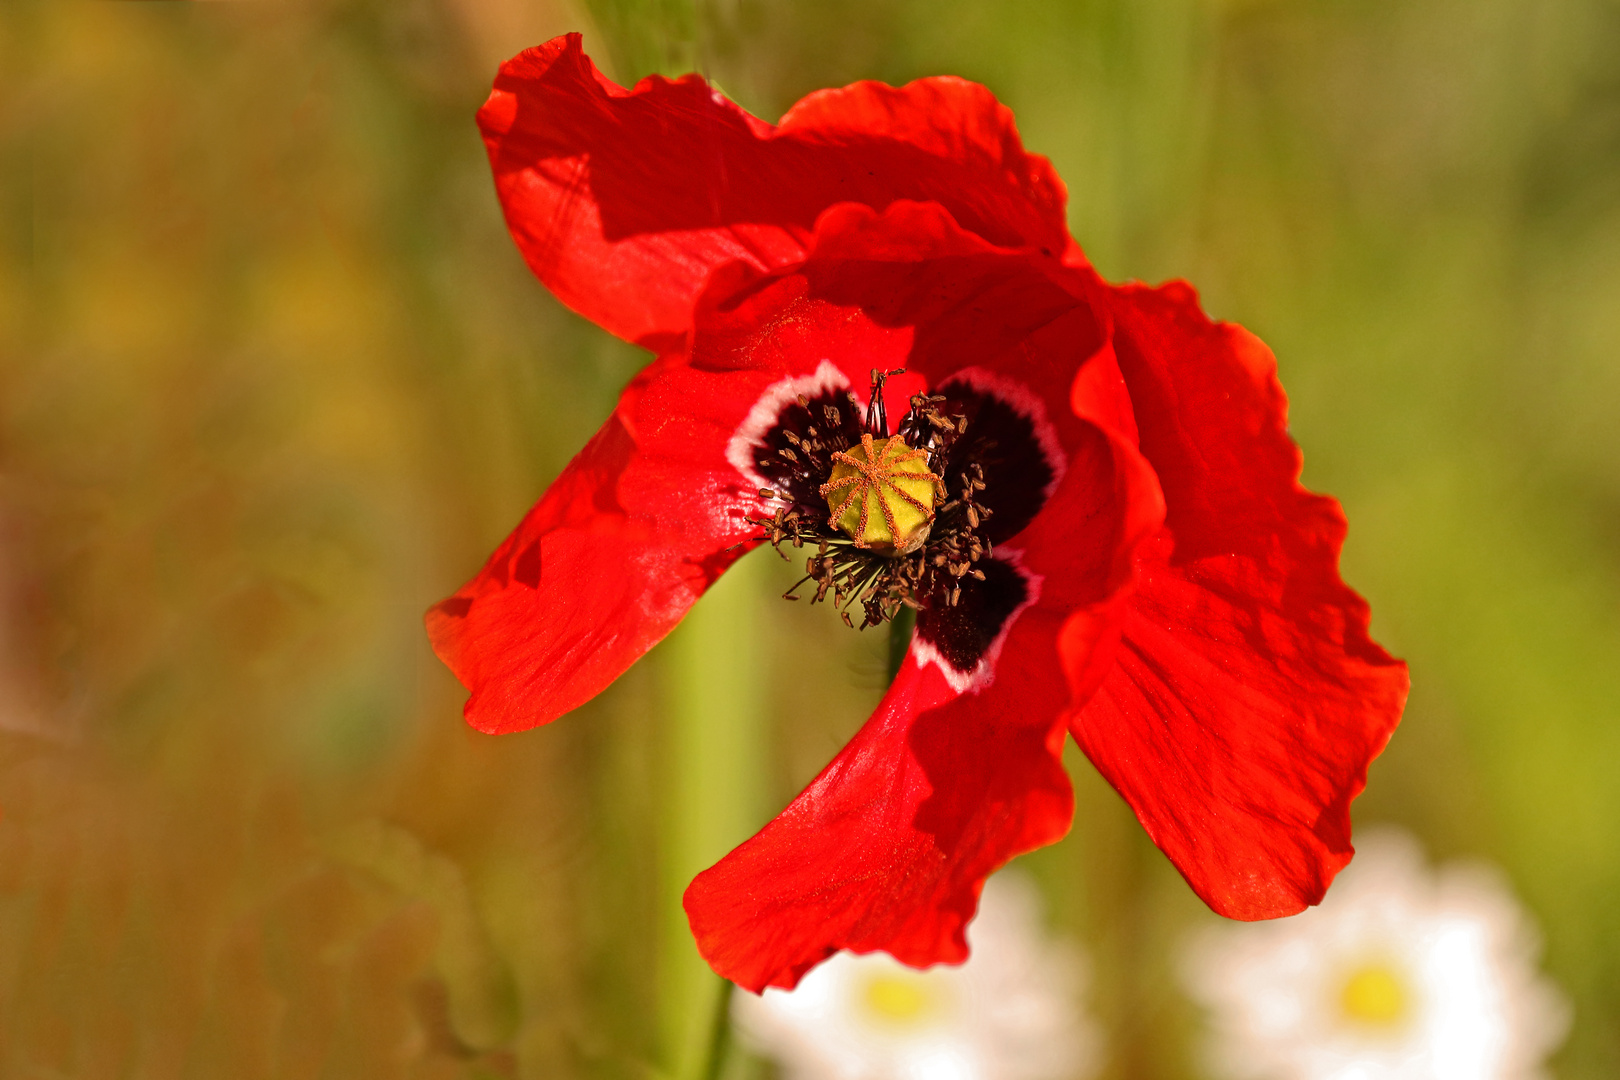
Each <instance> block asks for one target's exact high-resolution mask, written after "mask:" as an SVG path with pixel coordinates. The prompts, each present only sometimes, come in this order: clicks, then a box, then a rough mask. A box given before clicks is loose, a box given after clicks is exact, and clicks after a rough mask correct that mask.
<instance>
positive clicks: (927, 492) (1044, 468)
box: [727, 362, 1062, 685]
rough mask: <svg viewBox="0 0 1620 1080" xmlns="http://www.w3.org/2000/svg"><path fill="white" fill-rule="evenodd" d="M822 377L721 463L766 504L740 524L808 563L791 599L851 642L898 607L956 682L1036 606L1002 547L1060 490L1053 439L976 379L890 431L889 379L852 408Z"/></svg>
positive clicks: (946, 388)
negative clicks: (817, 608)
mask: <svg viewBox="0 0 1620 1080" xmlns="http://www.w3.org/2000/svg"><path fill="white" fill-rule="evenodd" d="M824 363H825V362H824ZM827 368H828V371H822V370H819V369H818V371H817V373H816V374H815V375H810V376H793V377H791V378H789V379H787V380H784V381H783V382H781V383H778V384H776V385H775V386H773V387H770V388H768V389H767V390H766V392H765V394H764V395H763V396H762V397H761V398H760V400H759V403H757V404H756V406H755V409H754V411H753V412H752V413H750V418H749V419H748V420H747V421H745V424H744V426H743V427H741V428H739V429H738V432H737V434H736V435H734V436H733V442H732V444H731V446H729V447H728V449H727V454H728V456H730V457H731V459H732V461H733V462H734V463H735V464H737V467H738V469H739V470H741V471H742V472H743V473H744V475H746V476H748V477H749V478H750V479H751V480H752V479H757V481H758V482H759V483H760V487H759V489H758V497H759V498H760V499H761V500H762V501H763V503H764V505H763V506H761V507H760V508H759V509H756V510H751V511H749V512H748V513H747V514H746V515H745V520H746V521H748V522H749V523H750V524H751V525H753V526H755V527H756V528H758V529H759V530H760V539H762V540H764V541H766V542H767V543H769V544H771V545H772V546H774V547H775V548H776V550H777V552H778V553H779V554H780V555H782V557H783V558H785V559H787V560H788V561H790V562H800V560H803V561H802V563H801V565H802V566H803V567H804V576H803V577H802V578H800V579H799V581H798V583H797V584H795V585H794V586H793V587H792V588H791V589H789V590H788V591H787V593H786V594H785V595H786V598H787V599H789V600H796V599H799V598H800V593H801V592H806V593H808V595H807V596H806V598H807V599H809V600H810V602H811V603H816V602H819V601H823V600H826V601H830V602H831V603H832V604H833V605H834V606H835V607H836V608H838V609H839V616H840V617H841V618H842V619H843V620H844V622H845V624H846V625H848V626H851V627H859V628H861V629H864V628H866V627H868V626H878V625H880V624H882V623H884V622H887V621H889V620H891V619H893V618H895V616H897V615H898V614H900V612H901V611H902V610H905V609H908V608H909V609H911V610H913V611H915V612H916V613H917V631H916V633H917V636H918V638H919V639H920V640H921V641H922V642H923V643H924V644H927V645H929V646H931V647H932V649H933V652H934V655H937V656H938V657H939V658H940V660H941V662H942V664H943V665H948V666H949V668H950V669H951V672H952V673H954V676H956V677H958V678H967V677H968V676H969V675H970V674H971V673H972V672H974V671H975V670H976V669H977V667H978V665H979V664H980V662H981V661H982V660H983V659H984V658H985V657H987V656H988V655H989V654H990V651H991V650H992V649H993V647H994V645H995V642H996V641H997V640H998V635H999V634H1000V633H1001V632H1002V630H1003V628H1004V627H1006V626H1007V625H1008V620H1009V619H1011V618H1012V617H1013V615H1014V613H1015V612H1017V611H1018V610H1019V609H1020V607H1021V606H1022V605H1023V604H1025V603H1026V602H1028V601H1029V599H1030V597H1031V585H1030V578H1029V577H1028V576H1027V575H1026V574H1025V573H1024V572H1023V571H1022V570H1020V569H1019V568H1018V564H1017V556H1016V555H1015V554H1013V553H1011V552H1009V553H1008V554H1006V555H1001V554H998V553H997V549H999V548H1000V547H1001V545H1002V543H1003V542H1004V541H1008V540H1011V539H1012V538H1013V537H1014V536H1016V535H1017V534H1018V533H1019V532H1020V531H1021V530H1022V529H1023V528H1024V527H1025V526H1026V525H1028V524H1029V523H1030V521H1031V520H1033V519H1034V517H1035V515H1036V513H1038V512H1039V510H1040V509H1041V507H1042V505H1043V504H1044V503H1045V502H1046V499H1047V497H1048V496H1049V495H1050V494H1051V493H1052V491H1053V490H1054V489H1055V487H1056V484H1057V481H1058V479H1059V477H1060V476H1061V469H1062V459H1061V457H1060V456H1059V454H1060V451H1059V450H1057V443H1056V439H1055V437H1054V436H1053V435H1052V432H1051V428H1050V427H1049V426H1048V425H1047V424H1046V421H1045V419H1044V414H1043V413H1042V411H1041V408H1040V405H1039V404H1038V402H1033V401H1032V400H1031V399H1030V398H1029V395H1028V394H1027V393H1025V392H1023V391H1022V390H1021V389H1020V388H1019V387H1018V386H1016V385H1014V384H1008V383H1005V382H1002V381H999V380H998V379H997V377H996V376H994V375H990V374H988V373H983V372H980V371H979V370H978V369H967V371H966V373H964V372H962V371H958V372H956V373H954V374H952V375H951V376H949V377H948V378H946V379H945V380H943V382H942V383H941V384H940V385H938V386H936V387H935V388H934V389H933V390H932V391H930V392H927V393H921V394H915V395H913V396H911V397H910V398H909V399H908V401H907V408H906V412H905V415H904V416H901V417H899V418H898V421H899V422H898V423H896V424H894V425H893V426H892V427H891V425H890V423H889V420H888V417H887V416H886V415H885V413H884V408H883V388H884V383H885V380H886V379H888V378H889V377H890V376H892V375H894V374H897V373H896V372H884V371H874V372H873V373H872V385H871V392H870V394H869V396H868V398H867V401H866V402H865V403H862V402H861V400H860V399H859V398H857V397H856V396H855V395H854V394H853V393H851V392H850V391H849V389H848V384H847V382H846V381H844V380H843V377H842V375H841V373H838V372H837V371H836V369H833V368H832V367H831V365H830V364H827ZM829 372H830V373H829ZM762 407H763V408H762ZM756 414H758V418H757V419H756V418H755V415H756ZM739 459H741V460H739ZM806 549H808V550H806ZM800 552H802V554H801V553H800ZM810 590H813V592H810ZM853 613H864V618H861V619H860V621H859V622H858V623H857V622H856V621H855V620H854V619H851V618H850V616H851V614H853ZM950 677H952V675H951V674H948V675H947V678H950ZM953 685H955V684H954V683H953Z"/></svg>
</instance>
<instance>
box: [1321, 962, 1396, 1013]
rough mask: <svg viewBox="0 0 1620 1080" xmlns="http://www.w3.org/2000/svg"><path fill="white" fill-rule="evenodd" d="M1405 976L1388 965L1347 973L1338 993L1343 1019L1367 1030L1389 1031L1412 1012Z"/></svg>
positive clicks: (1368, 967)
mask: <svg viewBox="0 0 1620 1080" xmlns="http://www.w3.org/2000/svg"><path fill="white" fill-rule="evenodd" d="M1410 999H1411V993H1410V991H1409V989H1408V987H1407V985H1406V979H1405V977H1404V975H1403V974H1402V973H1401V972H1399V971H1397V970H1395V968H1393V967H1392V966H1390V965H1389V964H1383V963H1373V964H1367V965H1365V966H1363V967H1358V968H1356V969H1354V970H1353V971H1351V972H1350V974H1349V976H1348V977H1347V978H1346V979H1345V980H1344V982H1343V984H1342V985H1341V986H1340V989H1339V1009H1340V1011H1341V1012H1343V1014H1344V1016H1345V1019H1347V1020H1349V1021H1351V1022H1352V1023H1356V1024H1361V1025H1364V1026H1367V1027H1377V1028H1390V1027H1395V1026H1396V1025H1398V1024H1400V1023H1401V1022H1403V1021H1404V1020H1405V1019H1406V1018H1407V1015H1408V1014H1409V1013H1410V1011H1411V1000H1410Z"/></svg>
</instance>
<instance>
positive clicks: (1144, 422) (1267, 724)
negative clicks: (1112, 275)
mask: <svg viewBox="0 0 1620 1080" xmlns="http://www.w3.org/2000/svg"><path fill="white" fill-rule="evenodd" d="M1110 296H1111V299H1110V305H1111V307H1112V310H1113V315H1114V340H1113V345H1114V350H1115V353H1116V355H1117V357H1118V361H1119V367H1120V370H1121V372H1122V373H1123V375H1124V379H1125V382H1126V384H1127V385H1128V387H1129V388H1130V394H1131V399H1132V401H1133V402H1134V404H1135V415H1136V420H1137V423H1138V425H1139V429H1140V440H1141V449H1142V453H1143V454H1144V455H1145V456H1146V457H1147V459H1148V460H1149V461H1150V462H1151V463H1152V465H1153V467H1154V469H1155V470H1156V471H1157V473H1158V477H1159V480H1160V482H1161V484H1162V485H1163V490H1164V495H1165V501H1166V507H1167V509H1166V520H1165V529H1164V531H1163V534H1162V535H1161V536H1160V537H1159V538H1158V539H1157V540H1156V541H1155V542H1154V543H1153V544H1152V545H1149V546H1148V547H1146V548H1145V549H1144V550H1143V551H1142V553H1141V554H1140V555H1139V557H1138V567H1137V568H1138V572H1139V575H1140V577H1139V581H1138V584H1137V590H1136V594H1135V596H1134V598H1133V599H1132V601H1131V602H1130V605H1129V606H1130V615H1129V618H1128V621H1127V622H1126V624H1125V627H1124V634H1123V639H1122V641H1121V644H1120V648H1119V650H1118V654H1117V660H1116V662H1115V665H1114V666H1113V668H1112V670H1111V671H1109V672H1108V673H1107V675H1106V677H1105V678H1104V679H1103V681H1102V683H1101V686H1100V688H1099V689H1098V690H1097V692H1096V693H1095V695H1094V696H1093V697H1092V698H1091V700H1090V702H1089V703H1088V704H1087V705H1085V707H1084V708H1083V709H1081V710H1079V711H1078V712H1077V713H1076V714H1075V715H1074V717H1073V718H1072V721H1071V725H1072V730H1073V732H1074V735H1075V738H1076V739H1077V740H1078V741H1079V743H1080V745H1081V747H1082V748H1083V749H1084V750H1085V752H1086V754H1087V755H1088V756H1089V757H1090V758H1091V760H1092V761H1093V762H1094V763H1095V764H1096V765H1097V767H1098V768H1099V769H1100V770H1101V771H1102V773H1103V775H1104V776H1106V777H1107V778H1108V780H1109V781H1110V782H1111V783H1112V784H1113V785H1114V787H1115V788H1117V789H1118V790H1119V792H1120V793H1121V794H1122V795H1124V797H1125V798H1126V800H1127V801H1128V802H1129V803H1130V804H1131V806H1132V808H1133V809H1134V810H1135V811H1136V815H1137V817H1138V819H1139V820H1140V821H1141V822H1142V825H1143V826H1144V827H1145V828H1146V829H1147V831H1148V834H1149V835H1150V836H1151V837H1152V838H1153V840H1154V842H1155V843H1156V844H1158V845H1159V847H1160V848H1161V849H1163V850H1164V852H1165V853H1166V854H1167V855H1168V856H1169V857H1170V858H1171V860H1172V861H1173V862H1174V863H1175V864H1176V866H1177V868H1178V869H1180V871H1181V872H1182V874H1183V875H1184V876H1185V877H1186V879H1187V881H1188V882H1189V883H1190V884H1191V885H1192V887H1193V889H1194V890H1195V891H1196V892H1197V893H1198V895H1199V896H1201V897H1203V898H1204V900H1205V901H1206V902H1207V903H1208V904H1209V905H1210V907H1212V908H1214V909H1215V910H1216V911H1217V912H1220V913H1221V914H1223V915H1227V916H1230V917H1232V918H1239V919H1261V918H1271V917H1275V916H1280V915H1288V914H1292V913H1294V912H1297V911H1299V910H1301V909H1302V908H1304V907H1305V906H1306V905H1309V904H1314V903H1316V902H1317V901H1319V900H1320V899H1321V897H1322V894H1323V892H1324V891H1325V890H1326V888H1327V886H1328V883H1329V882H1330V881H1331V880H1332V879H1333V876H1334V874H1335V873H1337V872H1338V870H1339V869H1340V868H1341V867H1343V866H1344V864H1345V863H1346V862H1348V861H1349V858H1350V855H1351V853H1352V848H1351V845H1350V815H1349V808H1350V800H1351V799H1353V798H1354V797H1355V796H1356V795H1357V794H1358V793H1359V792H1360V791H1361V789H1362V787H1363V785H1364V782H1365V777H1366V771H1367V766H1368V764H1369V762H1371V760H1372V759H1373V757H1375V756H1376V755H1377V754H1378V753H1379V751H1380V750H1382V749H1383V747H1384V744H1385V743H1386V742H1387V741H1388V739H1389V736H1390V734H1391V732H1392V731H1393V730H1394V727H1395V724H1396V722H1397V721H1398V720H1399V718H1400V713H1401V709H1402V706H1403V704H1404V702H1405V698H1406V690H1407V674H1406V668H1405V665H1404V664H1401V663H1399V662H1398V661H1395V660H1392V659H1391V658H1390V657H1389V655H1388V654H1387V653H1385V652H1384V651H1383V650H1382V649H1381V648H1379V647H1378V646H1377V645H1376V644H1374V643H1373V642H1372V641H1371V640H1370V638H1369V637H1368V634H1367V607H1366V604H1365V603H1364V602H1363V601H1362V600H1361V598H1360V597H1359V596H1357V595H1356V594H1355V593H1354V592H1352V591H1351V590H1350V589H1348V588H1347V587H1346V586H1345V585H1344V584H1343V582H1342V581H1341V580H1340V579H1339V573H1338V555H1339V547H1340V544H1341V542H1342V540H1343V536H1344V517H1343V515H1342V513H1341V512H1340V509H1339V506H1338V504H1337V503H1336V502H1334V501H1333V500H1332V499H1328V498H1324V497H1322V496H1318V495H1312V494H1310V493H1309V492H1307V491H1305V490H1304V489H1303V488H1301V487H1300V486H1299V483H1298V476H1299V471H1300V455H1299V450H1298V448H1297V447H1295V445H1294V444H1293V442H1292V441H1291V440H1290V439H1289V438H1288V434H1287V430H1286V427H1285V399H1284V397H1283V393H1282V388H1281V387H1280V386H1279V385H1278V383H1277V380H1276V374H1275V362H1274V360H1273V358H1272V356H1271V353H1270V351H1269V350H1268V349H1267V348H1266V347H1265V346H1264V345H1263V344H1262V343H1261V342H1260V341H1259V340H1257V339H1256V338H1254V337H1253V336H1252V335H1250V334H1249V333H1247V332H1246V331H1244V330H1243V329H1242V328H1240V327H1237V326H1233V325H1229V324H1222V323H1212V322H1210V321H1209V319H1208V318H1206V317H1205V316H1204V314H1203V313H1202V311H1200V310H1199V307H1198V303H1197V298H1196V296H1195V295H1194V294H1193V292H1192V290H1191V289H1190V288H1189V287H1187V286H1186V285H1184V284H1179V283H1178V284H1174V285H1170V286H1167V287H1165V288H1162V289H1147V288H1141V287H1129V288H1122V289H1117V290H1112V291H1111V294H1110ZM1071 644H1072V645H1074V646H1075V647H1076V648H1077V649H1078V648H1081V647H1084V646H1085V645H1086V643H1085V642H1083V641H1075V642H1072V643H1070V642H1066V643H1065V645H1066V655H1065V660H1066V662H1067V663H1068V664H1069V666H1070V668H1071V671H1073V670H1076V669H1077V668H1078V667H1079V665H1080V662H1081V660H1082V659H1083V656H1082V655H1080V654H1078V653H1077V654H1076V655H1074V656H1071V655H1068V652H1067V646H1069V645H1071Z"/></svg>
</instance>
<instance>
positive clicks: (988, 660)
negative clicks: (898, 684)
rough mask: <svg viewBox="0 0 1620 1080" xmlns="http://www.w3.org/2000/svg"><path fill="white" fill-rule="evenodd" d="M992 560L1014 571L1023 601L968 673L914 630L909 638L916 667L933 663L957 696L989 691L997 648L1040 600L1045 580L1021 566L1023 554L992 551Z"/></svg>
mask: <svg viewBox="0 0 1620 1080" xmlns="http://www.w3.org/2000/svg"><path fill="white" fill-rule="evenodd" d="M994 558H996V559H997V560H999V561H1001V562H1004V563H1006V564H1007V565H1008V566H1010V567H1012V568H1013V569H1014V570H1016V571H1017V572H1018V576H1019V577H1021V578H1023V579H1024V599H1023V602H1022V603H1020V604H1019V605H1018V606H1017V607H1015V608H1013V609H1012V612H1011V614H1009V615H1008V616H1007V618H1006V619H1004V620H1003V621H1002V623H1001V629H1000V630H999V631H998V632H997V633H996V636H995V639H994V640H993V641H991V642H990V644H989V646H988V647H986V649H985V650H984V652H983V653H982V654H981V655H980V656H979V662H978V663H976V664H974V665H973V669H972V670H971V671H959V670H957V668H956V665H954V664H952V663H951V662H950V661H949V660H947V659H945V656H944V654H943V653H941V652H940V651H939V650H938V649H936V648H935V647H934V646H933V645H932V644H931V643H929V642H927V641H924V640H923V639H922V636H921V635H919V634H918V633H917V632H916V631H912V635H911V655H912V659H914V660H916V661H917V666H918V667H919V668H920V667H922V666H924V665H925V664H934V665H936V666H937V667H938V668H939V673H940V674H941V675H943V676H945V682H946V683H947V684H948V685H949V686H950V688H951V689H952V690H954V691H956V692H957V693H958V694H978V693H982V692H983V691H985V690H987V689H989V688H990V686H991V684H992V683H994V682H995V681H996V661H997V660H998V659H1000V657H1001V647H1002V646H1003V645H1005V644H1006V643H1007V635H1008V634H1009V633H1011V632H1012V627H1013V623H1015V622H1017V621H1018V617H1019V616H1020V615H1022V614H1023V613H1024V612H1025V610H1027V609H1028V608H1029V606H1030V605H1031V604H1033V603H1035V601H1037V600H1039V599H1040V598H1041V582H1043V581H1045V580H1046V579H1045V578H1044V577H1042V576H1041V575H1040V574H1037V573H1034V572H1033V571H1031V570H1028V569H1026V568H1025V567H1024V561H1023V552H1021V551H1017V550H1014V549H1012V548H999V547H998V548H996V553H995V555H994Z"/></svg>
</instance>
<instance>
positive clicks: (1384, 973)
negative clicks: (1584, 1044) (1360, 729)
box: [1184, 832, 1570, 1080]
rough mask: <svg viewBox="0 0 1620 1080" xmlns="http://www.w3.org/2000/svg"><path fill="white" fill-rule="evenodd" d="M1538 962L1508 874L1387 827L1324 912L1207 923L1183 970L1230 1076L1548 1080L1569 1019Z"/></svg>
mask: <svg viewBox="0 0 1620 1080" xmlns="http://www.w3.org/2000/svg"><path fill="white" fill-rule="evenodd" d="M1538 953H1539V942H1538V939H1537V935H1536V931H1535V928H1534V926H1533V925H1532V923H1531V921H1530V918H1529V916H1528V915H1527V914H1526V913H1525V912H1524V911H1523V909H1521V908H1520V907H1519V905H1518V903H1517V902H1516V901H1515V900H1514V898H1513V895H1512V893H1511V891H1510V889H1509V887H1508V885H1507V882H1506V881H1505V880H1504V879H1503V878H1502V876H1501V875H1500V874H1498V873H1496V872H1495V871H1493V870H1492V869H1491V868H1489V867H1486V866H1483V865H1453V866H1450V867H1447V868H1444V869H1442V870H1440V871H1439V872H1432V871H1430V870H1429V869H1428V868H1427V867H1426V866H1425V865H1424V859H1423V852H1422V850H1421V848H1420V847H1419V846H1418V844H1417V842H1416V841H1415V840H1413V839H1412V838H1411V837H1410V836H1407V835H1406V834H1404V833H1397V832H1383V833H1377V834H1374V835H1373V836H1372V837H1370V838H1369V839H1367V840H1366V841H1365V842H1364V843H1362V844H1361V845H1359V850H1358V852H1357V854H1356V857H1355V859H1354V860H1353V861H1352V862H1351V864H1350V866H1349V867H1348V868H1347V869H1346V870H1345V871H1344V873H1343V874H1341V875H1340V877H1339V879H1338V881H1337V882H1335V884H1334V885H1333V887H1332V888H1331V889H1330V890H1329V891H1328V895H1327V898H1326V899H1325V900H1323V902H1322V904H1321V906H1320V907H1317V908H1312V909H1310V910H1307V911H1305V912H1303V913H1302V914H1299V915H1295V916H1293V917H1292V918H1287V919H1278V920H1276V921H1275V922H1269V923H1248V924H1240V923H1228V924H1225V925H1223V926H1220V927H1212V928H1211V929H1210V930H1209V931H1208V932H1206V933H1205V934H1204V935H1202V936H1201V937H1200V938H1198V939H1196V940H1195V941H1194V942H1193V943H1192V945H1191V946H1190V947H1189V949H1188V952H1187V954H1186V958H1185V959H1186V963H1185V965H1184V976H1185V981H1186V984H1187V987H1188V989H1189V991H1190V992H1191V993H1192V995H1193V996H1194V997H1195V998H1197V999H1198V1000H1199V1001H1201V1002H1202V1003H1203V1004H1204V1005H1205V1006H1207V1007H1208V1008H1209V1010H1210V1019H1211V1026H1212V1032H1211V1039H1210V1044H1209V1064H1210V1066H1211V1070H1212V1071H1213V1072H1214V1073H1215V1074H1217V1075H1218V1076H1220V1077H1223V1078H1227V1080H1539V1078H1541V1077H1544V1076H1545V1075H1546V1074H1545V1073H1544V1072H1543V1071H1542V1068H1541V1064H1542V1060H1543V1059H1544V1058H1545V1057H1546V1056H1547V1055H1548V1054H1549V1053H1551V1052H1552V1051H1553V1050H1554V1049H1555V1048H1556V1047H1557V1046H1558V1044H1559V1043H1560V1042H1562V1041H1563V1038H1564V1035H1565V1033H1566V1032H1567V1031H1568V1028H1569V1018H1570V1011H1569V1006H1568V1004H1567V1003H1566V1001H1565V999H1564V997H1563V995H1562V994H1561V993H1559V992H1558V990H1557V989H1556V987H1554V986H1553V985H1552V984H1551V983H1550V982H1548V981H1547V980H1546V979H1544V978H1542V977H1541V976H1540V975H1538V973H1537V966H1536V958H1537V954H1538Z"/></svg>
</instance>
